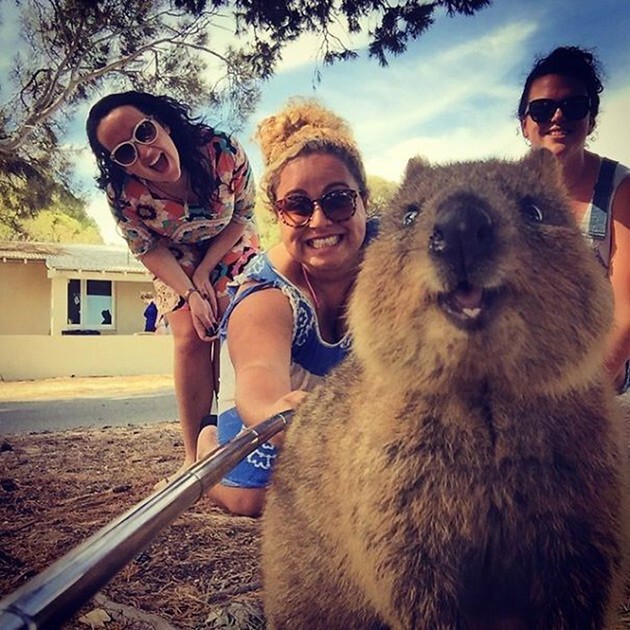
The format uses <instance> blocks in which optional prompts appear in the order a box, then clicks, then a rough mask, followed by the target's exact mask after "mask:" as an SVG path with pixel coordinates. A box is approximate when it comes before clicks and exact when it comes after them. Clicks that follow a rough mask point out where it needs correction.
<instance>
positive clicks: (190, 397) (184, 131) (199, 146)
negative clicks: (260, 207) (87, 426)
mask: <svg viewBox="0 0 630 630" xmlns="http://www.w3.org/2000/svg"><path fill="white" fill-rule="evenodd" d="M86 131H87V135H88V139H89V142H90V147H91V149H92V151H93V152H94V155H95V156H96V162H97V165H98V169H99V175H98V177H97V178H96V181H97V184H98V186H99V187H100V188H101V189H103V190H105V191H106V193H107V198H108V201H109V204H110V207H111V210H112V214H113V216H114V219H115V221H116V223H117V226H118V229H119V231H120V233H121V234H122V236H123V237H124V238H125V240H126V241H127V243H128V245H129V248H130V250H131V252H132V253H133V254H134V255H135V256H136V257H138V258H139V259H140V260H141V261H142V263H143V264H144V265H145V267H147V269H148V270H149V271H151V273H152V274H153V275H154V284H155V289H156V303H157V306H158V310H159V312H160V314H161V315H165V317H166V320H167V322H168V324H169V326H170V328H171V331H172V334H173V340H174V359H175V360H174V381H175V393H176V397H177V402H178V408H179V419H180V424H181V429H182V435H183V441H184V448H185V460H184V463H183V466H182V468H181V470H184V469H185V468H187V467H188V466H189V465H190V464H192V463H193V462H194V461H195V454H196V445H197V437H198V434H199V431H200V423H201V420H202V418H203V417H204V416H206V415H207V414H209V413H210V410H211V405H212V399H213V397H214V393H215V392H216V389H217V386H218V383H217V382H216V379H217V370H216V369H215V367H213V365H217V364H216V360H217V359H218V357H217V356H216V351H215V352H214V354H215V356H214V357H212V351H211V349H212V347H213V346H214V345H215V344H214V343H211V342H213V341H214V340H215V339H216V331H217V326H218V322H219V321H220V317H221V314H222V312H223V310H224V309H225V307H226V306H227V302H228V301H229V298H228V297H227V291H226V287H227V283H228V282H229V281H230V280H232V279H233V278H234V276H235V275H237V274H238V273H240V272H241V271H242V269H243V268H244V267H245V265H246V263H247V262H248V261H249V259H250V258H252V257H253V256H254V254H255V253H256V252H257V251H258V248H259V243H258V236H257V232H256V227H255V223H254V219H253V207H254V199H255V186H254V179H253V175H252V171H251V168H250V165H249V162H248V159H247V156H246V155H245V153H244V151H243V149H242V147H241V146H240V144H239V143H238V142H237V140H236V139H235V138H233V137H232V136H230V135H228V134H225V133H222V132H220V131H217V130H215V129H213V128H212V127H210V126H208V125H207V124H205V123H203V122H201V121H199V120H198V119H195V118H193V117H192V116H191V114H190V111H189V108H188V107H187V106H185V105H183V104H181V103H179V102H177V101H175V100H174V99H172V98H170V97H167V96H155V95H152V94H146V93H143V92H136V91H129V92H124V93H118V94H111V95H108V96H106V97H104V98H102V99H101V100H100V101H98V102H97V103H96V104H94V106H93V107H92V108H91V110H90V113H89V116H88V119H87V123H86ZM216 347H217V348H218V346H216ZM213 359H214V361H213Z"/></svg>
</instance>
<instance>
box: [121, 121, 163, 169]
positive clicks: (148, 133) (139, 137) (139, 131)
mask: <svg viewBox="0 0 630 630" xmlns="http://www.w3.org/2000/svg"><path fill="white" fill-rule="evenodd" d="M157 136H158V127H157V124H156V123H155V121H154V120H152V119H151V118H143V119H142V120H141V121H140V122H139V123H138V124H137V125H136V126H135V127H134V128H133V132H132V134H131V138H129V140H125V141H124V142H121V143H120V144H117V145H116V146H115V147H114V149H113V151H112V152H111V153H110V154H109V158H110V159H111V160H112V162H116V164H120V166H124V167H125V168H126V167H128V166H131V165H132V164H133V163H134V162H135V161H136V160H137V159H138V150H137V149H136V145H135V144H134V143H135V142H137V143H138V144H153V143H154V142H155V140H156V139H157Z"/></svg>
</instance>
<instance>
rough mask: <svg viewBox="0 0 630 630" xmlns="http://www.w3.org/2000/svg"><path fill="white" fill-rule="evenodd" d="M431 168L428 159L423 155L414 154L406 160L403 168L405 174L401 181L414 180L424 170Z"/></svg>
mask: <svg viewBox="0 0 630 630" xmlns="http://www.w3.org/2000/svg"><path fill="white" fill-rule="evenodd" d="M430 168H431V165H430V164H429V162H428V160H425V159H424V158H423V157H420V156H419V155H416V156H415V157H412V158H411V159H410V160H409V161H408V162H407V166H406V168H405V176H404V177H403V182H406V181H410V180H416V181H417V179H418V178H419V177H420V176H421V175H422V173H423V172H424V171H428V170H429V169H430Z"/></svg>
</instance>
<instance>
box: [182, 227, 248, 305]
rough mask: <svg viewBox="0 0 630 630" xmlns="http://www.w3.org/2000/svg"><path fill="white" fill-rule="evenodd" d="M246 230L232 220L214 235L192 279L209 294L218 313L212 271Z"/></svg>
mask: <svg viewBox="0 0 630 630" xmlns="http://www.w3.org/2000/svg"><path fill="white" fill-rule="evenodd" d="M244 231H245V224H244V223H240V222H237V221H230V223H228V224H227V225H226V226H225V227H224V228H223V229H222V230H221V231H220V232H219V233H218V234H217V235H216V236H215V237H213V239H212V241H211V244H210V247H208V251H207V252H206V254H205V256H204V257H203V259H202V261H201V262H200V263H199V265H198V266H197V268H196V269H195V273H194V274H193V277H192V281H193V284H194V285H195V287H197V289H199V291H201V294H202V295H204V296H208V299H209V301H210V305H211V306H212V307H213V309H214V313H215V315H216V314H217V302H216V296H215V294H214V289H213V288H212V285H211V284H210V273H211V272H212V270H213V269H214V268H215V267H216V266H217V265H218V264H219V262H220V261H221V259H222V258H223V257H224V256H225V255H226V254H227V253H228V252H229V251H230V250H231V249H232V247H234V245H236V243H237V242H238V240H239V239H240V238H241V236H242V235H243V232H244Z"/></svg>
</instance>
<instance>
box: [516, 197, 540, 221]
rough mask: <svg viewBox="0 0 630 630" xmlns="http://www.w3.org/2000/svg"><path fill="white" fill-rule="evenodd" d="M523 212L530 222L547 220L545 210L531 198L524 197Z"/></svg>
mask: <svg viewBox="0 0 630 630" xmlns="http://www.w3.org/2000/svg"><path fill="white" fill-rule="evenodd" d="M521 212H522V214H523V216H524V217H525V219H526V220H527V221H529V222H530V223H542V222H543V221H544V220H545V215H544V214H543V211H542V210H541V209H540V207H539V206H538V205H537V204H535V203H534V202H533V201H532V200H531V199H523V201H522V202H521Z"/></svg>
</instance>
